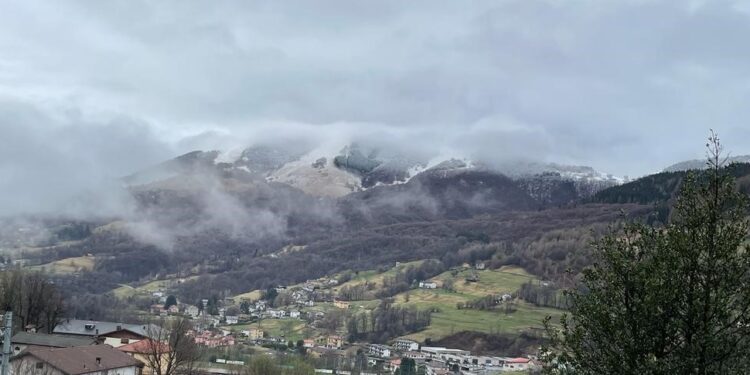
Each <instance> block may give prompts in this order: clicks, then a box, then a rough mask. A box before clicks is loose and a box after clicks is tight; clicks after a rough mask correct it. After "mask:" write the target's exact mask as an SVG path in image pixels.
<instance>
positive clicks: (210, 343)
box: [11, 262, 540, 375]
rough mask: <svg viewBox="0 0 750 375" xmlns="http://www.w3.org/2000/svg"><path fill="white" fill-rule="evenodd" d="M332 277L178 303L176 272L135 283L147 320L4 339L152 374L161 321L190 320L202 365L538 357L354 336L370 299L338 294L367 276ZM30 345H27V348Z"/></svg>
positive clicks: (226, 367)
mask: <svg viewBox="0 0 750 375" xmlns="http://www.w3.org/2000/svg"><path fill="white" fill-rule="evenodd" d="M407 266H408V267H412V266H413V264H411V265H404V264H396V266H395V267H394V269H395V270H403V269H404V268H405V267H407ZM465 268H466V270H464V273H465V274H466V275H467V276H465V277H466V278H467V279H470V280H467V281H466V283H471V282H476V281H477V279H478V277H479V276H478V275H479V274H480V273H479V272H481V271H483V270H484V264H483V263H481V262H478V263H477V264H474V265H472V266H471V267H469V266H466V267H465ZM487 272H490V271H487ZM337 276H339V277H338V278H336V277H326V278H321V279H317V280H309V281H307V282H304V283H301V284H297V285H290V286H277V287H275V288H268V289H267V290H265V291H253V292H250V293H247V294H244V295H240V296H234V297H225V298H216V296H206V297H207V298H201V299H200V300H199V301H197V303H195V304H190V303H185V302H183V301H180V300H178V299H177V298H176V297H175V296H174V295H172V294H169V293H170V291H171V289H170V286H171V285H172V283H178V284H179V282H180V280H179V279H177V280H174V281H171V282H170V283H159V284H158V285H159V287H158V288H156V289H155V290H142V291H140V294H141V298H144V297H145V298H147V299H149V300H150V301H152V302H153V303H152V304H151V305H150V306H149V308H148V311H143V315H142V316H140V317H139V321H143V322H153V323H147V324H126V323H121V322H106V321H93V320H85V319H65V320H63V321H62V322H60V323H59V324H57V325H56V326H55V328H54V330H53V332H52V333H51V334H45V333H41V332H34V331H33V330H29V331H27V332H18V333H16V334H15V335H14V336H13V337H12V340H11V341H12V348H13V353H14V355H15V357H14V360H15V361H22V362H23V361H26V359H27V357H29V356H28V355H26V354H27V353H36V352H37V351H39V349H40V348H47V349H49V350H48V351H45V352H42V353H44V354H40V355H37V356H34V357H33V359H34V361H36V362H35V363H39V362H44V361H47V360H49V361H52V360H54V358H56V356H55V355H54V353H57V352H59V353H62V354H60V355H65V356H71V355H74V354H72V353H74V352H75V351H77V350H78V351H82V353H79V354H75V356H82V358H85V357H86V356H87V355H86V354H85V353H83V352H86V351H91V350H92V349H91V348H89V346H92V345H96V346H101V345H103V346H106V347H108V348H110V349H111V350H110V352H111V353H110V354H107V353H105V352H106V350H105V349H103V348H97V349H95V350H96V351H99V352H101V353H98V354H96V355H94V357H92V358H94V360H95V361H96V358H100V363H98V364H97V366H100V367H101V366H103V364H102V362H101V361H105V360H106V359H107V358H110V357H111V358H118V355H115V354H113V353H114V352H115V351H116V352H119V353H118V354H121V353H125V354H127V355H128V356H130V357H131V358H135V359H140V362H141V363H142V364H143V366H145V367H144V368H143V369H142V373H143V374H145V375H150V374H154V373H156V372H154V371H153V369H149V368H148V367H149V365H151V366H153V363H152V362H154V361H153V360H151V361H148V360H147V358H145V357H147V355H148V353H149V352H152V354H153V348H154V347H158V348H161V347H162V346H164V345H166V347H165V348H164V350H165V351H169V350H172V349H171V348H169V345H168V343H166V342H164V341H165V339H166V337H165V336H163V335H162V334H161V329H162V328H163V327H165V326H166V324H165V323H169V322H172V321H185V322H188V324H189V329H188V330H186V331H185V337H186V338H187V339H188V340H190V341H191V342H192V343H194V344H195V345H196V346H197V347H198V348H201V356H200V359H199V361H198V363H199V365H198V366H199V367H200V368H201V369H202V371H204V372H205V373H222V374H224V373H233V372H236V369H237V368H241V367H242V366H244V365H246V364H247V362H248V361H249V360H250V359H252V358H253V357H254V356H258V355H261V356H271V357H291V356H299V357H301V358H305V359H307V360H310V361H311V362H312V363H314V364H315V369H316V370H315V371H316V372H319V373H338V374H393V373H396V372H397V371H398V370H399V369H400V368H403V366H402V363H403V362H404V361H406V362H407V364H410V365H411V366H412V367H413V369H414V371H415V372H414V373H415V374H416V373H419V374H464V375H488V374H497V373H508V372H513V373H528V372H530V371H532V370H537V369H539V368H540V363H539V362H538V361H537V358H536V357H535V356H525V357H517V356H497V355H484V354H486V353H476V354H473V353H472V352H471V351H469V350H464V349H459V348H450V347H443V346H438V345H433V344H432V343H431V342H430V341H431V340H429V339H427V340H422V341H421V342H420V341H417V340H416V339H410V338H407V337H391V338H388V339H387V340H385V341H384V340H377V341H376V342H370V341H369V340H367V339H361V338H360V339H354V340H351V339H352V338H354V337H353V336H351V335H350V333H351V332H349V331H347V327H345V324H343V322H342V320H343V317H344V316H345V315H346V314H356V313H357V312H368V311H371V310H373V309H374V308H376V305H374V304H373V302H372V301H360V300H354V301H351V300H344V299H343V298H341V297H343V296H346V295H347V293H350V290H351V289H352V288H351V287H352V286H357V285H360V286H361V285H367V283H368V281H365V282H364V283H365V284H357V283H358V282H359V281H350V280H347V279H349V278H350V277H351V276H350V275H349V276H341V275H337ZM459 277H463V276H459ZM347 281H348V282H347ZM353 283H354V284H353ZM412 284H413V285H412V288H413V290H414V291H423V292H425V293H436V292H438V289H439V288H443V287H444V286H445V285H443V284H448V283H446V282H445V281H444V280H443V281H440V280H433V279H426V280H419V281H418V280H414V282H413V283H412ZM495 298H496V299H497V300H498V301H500V302H502V301H508V302H509V301H510V300H512V299H513V298H514V297H513V296H512V295H511V294H510V293H500V294H498V295H497V296H496V297H495ZM376 302H377V301H376ZM380 303H382V302H380ZM350 340H351V341H350ZM27 348H30V349H33V350H25V349H27ZM44 355H52V357H50V358H47V357H45V356H44ZM89 357H91V356H90V355H89ZM120 357H121V356H120ZM45 358H47V359H45ZM121 359H122V358H121ZM115 362H116V363H119V364H121V363H127V361H126V362H122V361H121V360H117V361H115ZM34 365H35V366H38V365H37V364H34ZM136 365H137V364H136ZM417 371H418V372H417Z"/></svg>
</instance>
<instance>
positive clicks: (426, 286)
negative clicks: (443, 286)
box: [419, 281, 437, 289]
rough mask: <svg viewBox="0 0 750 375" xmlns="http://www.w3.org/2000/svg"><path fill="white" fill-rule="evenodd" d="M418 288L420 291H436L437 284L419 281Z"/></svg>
mask: <svg viewBox="0 0 750 375" xmlns="http://www.w3.org/2000/svg"><path fill="white" fill-rule="evenodd" d="M419 287H420V288H422V289H437V283H436V282H434V281H420V282H419Z"/></svg>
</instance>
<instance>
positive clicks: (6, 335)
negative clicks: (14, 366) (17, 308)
mask: <svg viewBox="0 0 750 375" xmlns="http://www.w3.org/2000/svg"><path fill="white" fill-rule="evenodd" d="M4 321H5V324H4V327H3V366H2V375H8V365H9V362H10V338H11V336H13V312H11V311H6V312H5V319H4Z"/></svg>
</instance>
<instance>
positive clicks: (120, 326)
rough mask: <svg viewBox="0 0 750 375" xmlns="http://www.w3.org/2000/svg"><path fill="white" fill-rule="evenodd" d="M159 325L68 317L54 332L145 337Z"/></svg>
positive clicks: (95, 335)
mask: <svg viewBox="0 0 750 375" xmlns="http://www.w3.org/2000/svg"><path fill="white" fill-rule="evenodd" d="M156 329H158V327H156V326H154V325H153V324H125V323H115V322H99V321H93V320H81V319H67V320H64V321H63V322H61V323H60V324H58V325H57V326H56V327H55V329H54V331H53V333H56V334H61V335H73V336H89V337H132V338H134V339H143V338H146V337H148V336H149V332H154V331H155V330H156Z"/></svg>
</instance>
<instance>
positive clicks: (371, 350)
mask: <svg viewBox="0 0 750 375" xmlns="http://www.w3.org/2000/svg"><path fill="white" fill-rule="evenodd" d="M367 352H368V354H370V355H371V356H374V357H380V358H389V357H390V356H391V348H390V347H388V346H386V345H379V344H370V345H368V347H367Z"/></svg>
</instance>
